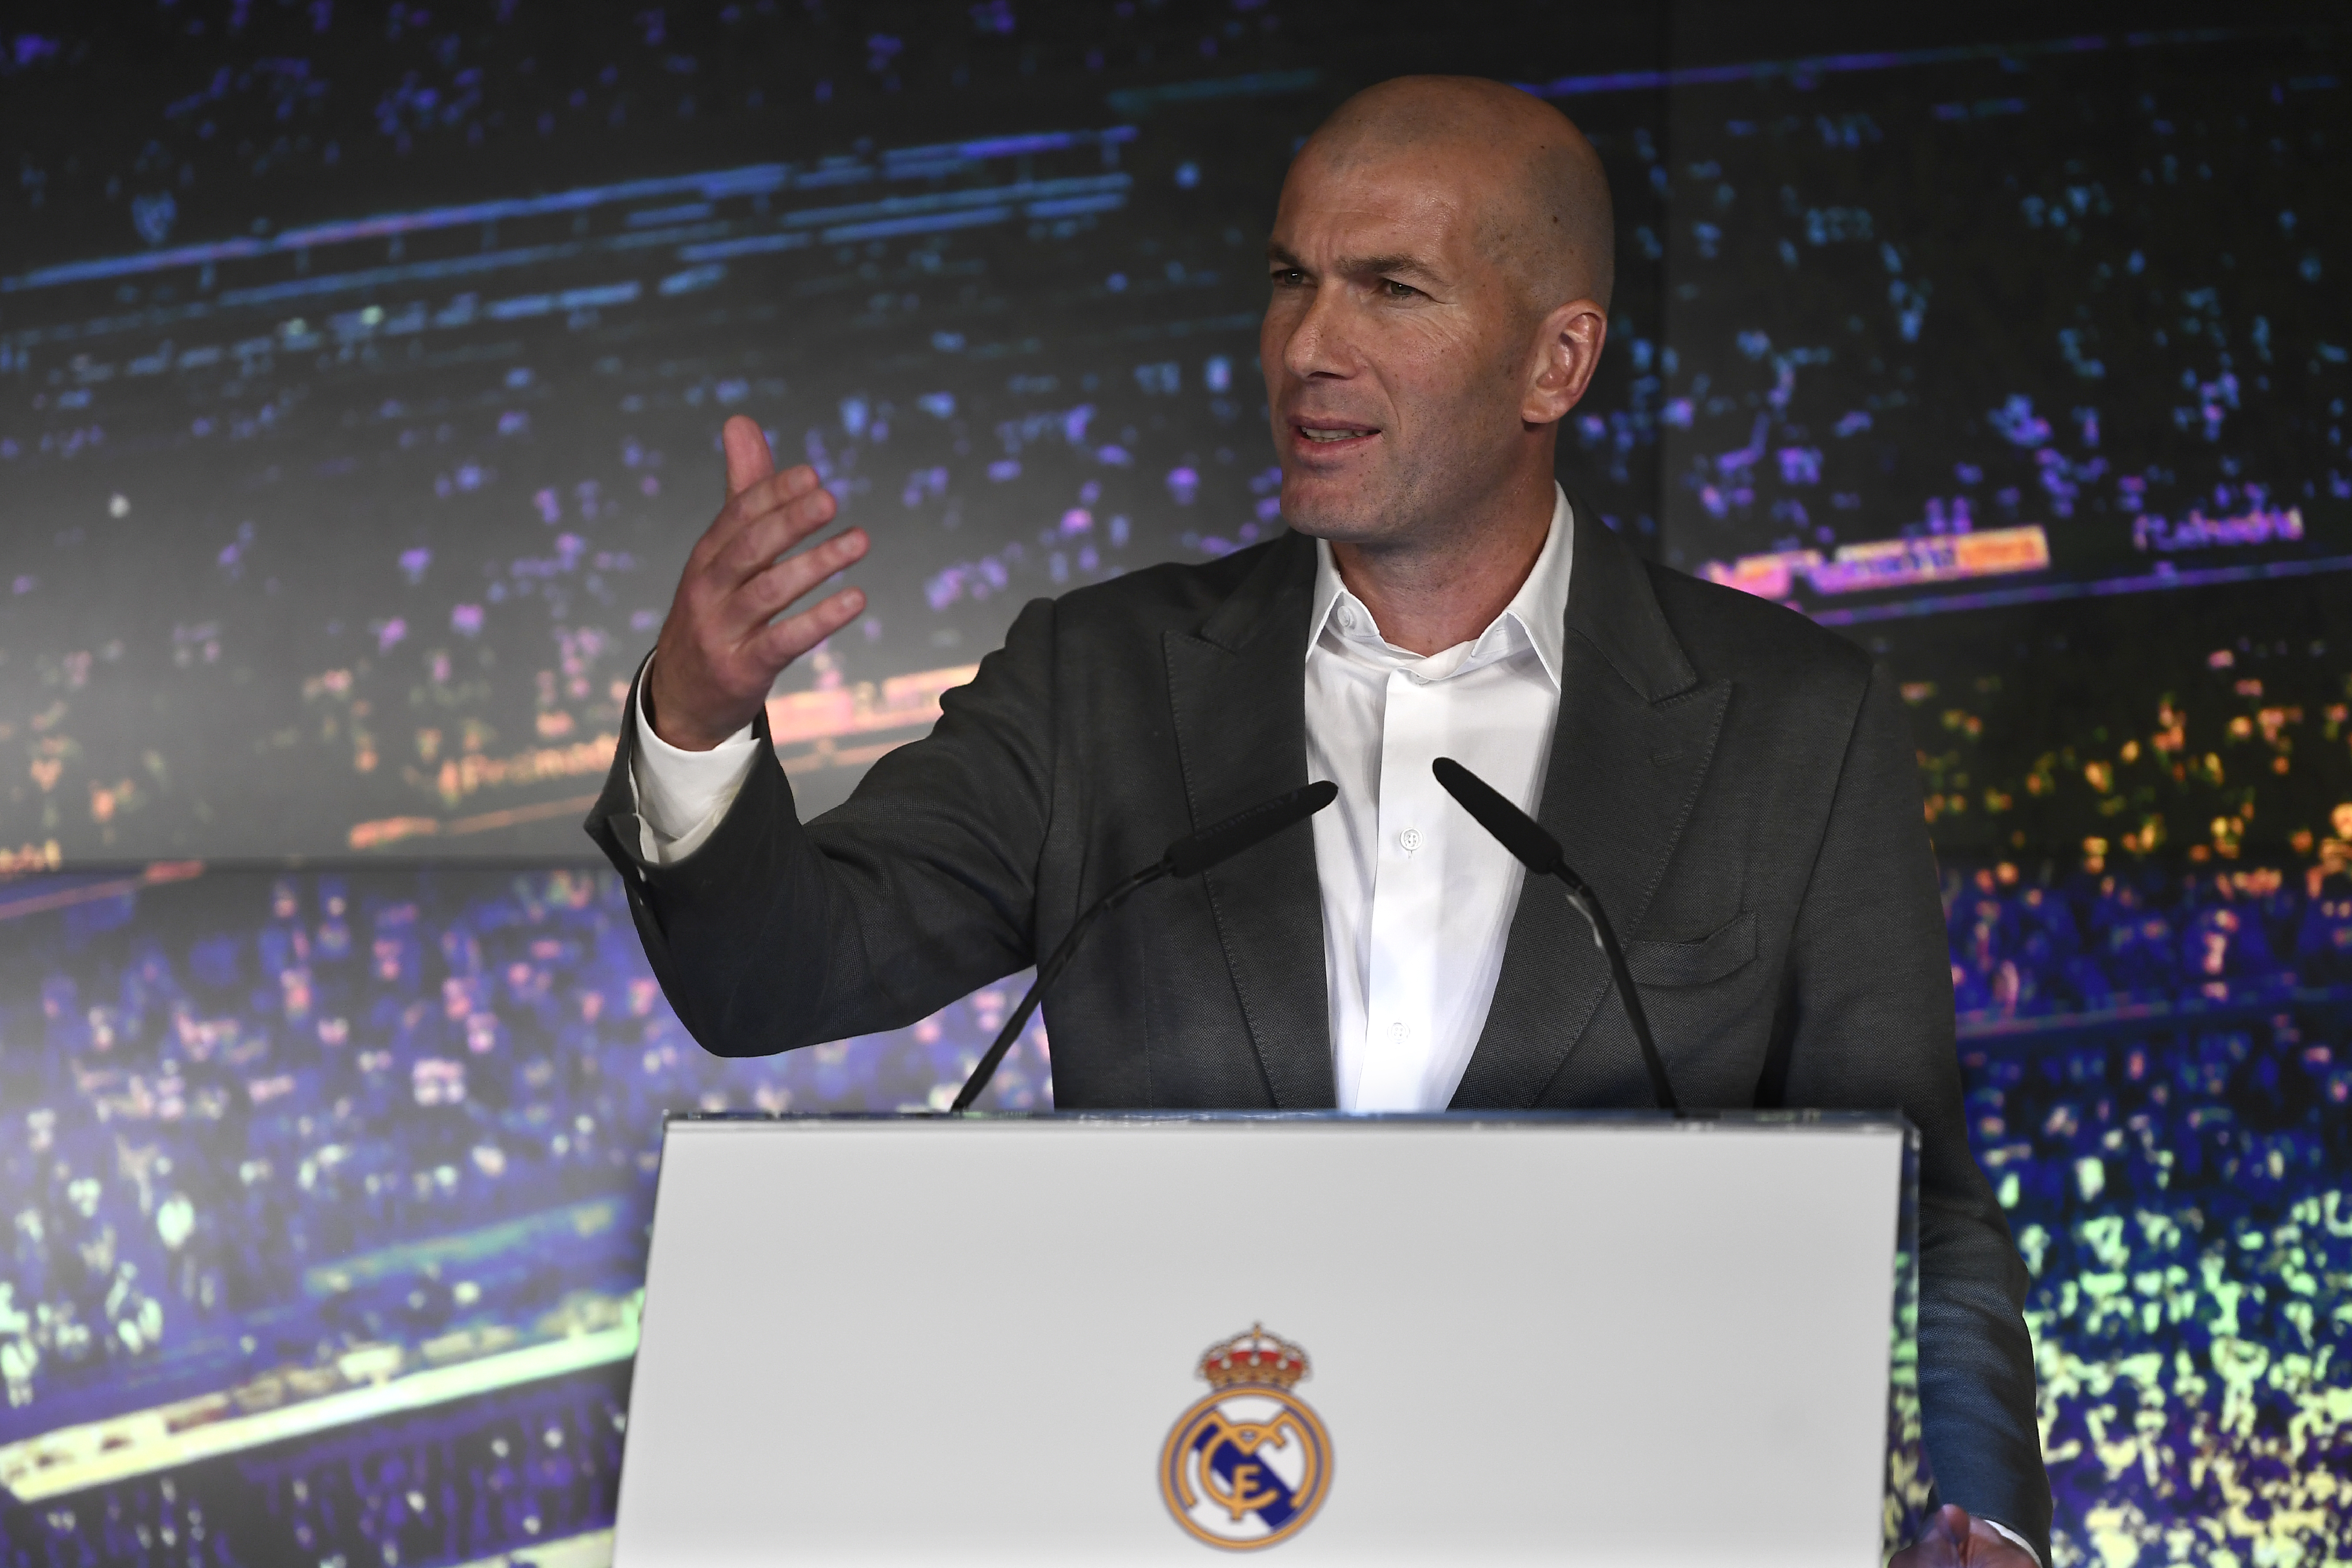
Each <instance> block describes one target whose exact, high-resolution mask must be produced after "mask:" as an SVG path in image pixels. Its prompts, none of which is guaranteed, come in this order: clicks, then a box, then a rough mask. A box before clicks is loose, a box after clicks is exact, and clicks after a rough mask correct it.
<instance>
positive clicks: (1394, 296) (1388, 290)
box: [1381, 278, 1421, 300]
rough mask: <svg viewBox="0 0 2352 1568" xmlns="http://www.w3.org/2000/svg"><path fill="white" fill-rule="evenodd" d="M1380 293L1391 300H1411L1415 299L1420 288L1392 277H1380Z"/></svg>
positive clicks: (1418, 294) (1419, 292)
mask: <svg viewBox="0 0 2352 1568" xmlns="http://www.w3.org/2000/svg"><path fill="white" fill-rule="evenodd" d="M1420 294H1421V290H1420V289H1416V288H1414V287H1413V286H1412V284H1410V283H1400V282H1398V281H1397V280H1396V279H1393V278H1383V279H1381V295H1382V296H1383V297H1384V298H1387V299H1391V300H1412V299H1417V298H1418V297H1419V296H1420Z"/></svg>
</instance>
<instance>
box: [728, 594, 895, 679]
mask: <svg viewBox="0 0 2352 1568" xmlns="http://www.w3.org/2000/svg"><path fill="white" fill-rule="evenodd" d="M865 609H866V595H865V593H864V591H863V590H861V589H857V588H844V589H843V590H842V591H841V592H840V593H838V594H835V595H833V596H831V597H830V598H826V599H821V600H819V601H818V602H817V603H815V604H814V605H810V606H809V607H808V608H807V609H805V610H803V611H802V612H801V613H800V614H799V615H797V616H785V617H784V618H783V619H782V620H781V621H778V622H776V623H775V624H774V625H772V626H768V627H767V628H766V629H765V630H763V631H761V632H760V633H758V634H757V635H756V636H754V637H752V638H751V640H750V641H749V642H747V643H745V644H744V645H743V650H744V652H745V653H747V654H749V655H750V656H751V658H753V659H754V660H755V661H756V662H758V663H759V664H761V665H762V666H765V667H766V668H770V669H779V670H780V669H782V668H784V666H786V665H788V664H790V663H792V661H793V660H794V659H796V658H800V656H801V655H803V654H804V653H806V652H808V650H809V649H811V648H813V647H816V645H817V644H819V643H821V642H823V641H824V639H825V638H827V637H831V636H832V635H833V634H834V633H835V632H837V631H839V630H840V629H841V628H842V627H844V626H847V625H848V624H849V623H850V622H852V621H854V620H856V618H857V617H858V616H859V615H861V614H862V613H864V611H865Z"/></svg>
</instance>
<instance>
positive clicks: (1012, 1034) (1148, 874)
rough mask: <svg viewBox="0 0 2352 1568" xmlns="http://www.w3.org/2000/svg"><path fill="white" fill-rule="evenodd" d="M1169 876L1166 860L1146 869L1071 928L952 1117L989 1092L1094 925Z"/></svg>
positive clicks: (957, 1099)
mask: <svg viewBox="0 0 2352 1568" xmlns="http://www.w3.org/2000/svg"><path fill="white" fill-rule="evenodd" d="M1168 874H1169V867H1168V862H1166V861H1165V860H1162V861H1160V862H1159V863H1158V864H1157V865H1152V866H1146V867H1145V868H1143V869H1142V870H1140V871H1138V872H1137V873H1136V874H1135V875H1134V876H1132V877H1129V879H1127V880H1126V881H1124V882H1121V883H1120V884H1119V885H1118V887H1116V888H1113V889H1111V890H1110V891H1109V892H1108V893H1106V894H1105V895H1103V898H1102V900H1101V901H1100V902H1099V903H1097V904H1096V905H1095V907H1094V908H1092V909H1090V910H1087V912H1086V913H1085V914H1082V915H1080V916H1079V917H1078V919H1077V923H1076V924H1075V925H1073V926H1071V927H1070V933H1069V935H1067V936H1066V937H1064V938H1063V939H1062V940H1061V942H1058V943H1057V944H1055V948H1054V952H1053V954H1052V956H1050V957H1049V958H1047V959H1046V960H1045V963H1043V964H1041V965H1039V966H1038V970H1037V978H1036V979H1035V980H1034V981H1033V982H1032V983H1031V984H1030V986H1029V992H1028V994H1026V995H1024V996H1023V997H1022V998H1021V1005H1019V1006H1018V1007H1015V1008H1013V1016H1011V1017H1009V1018H1007V1019H1005V1020H1004V1027H1003V1028H1002V1029H1000V1030H998V1031H997V1033H996V1039H995V1042H994V1043H993V1044H992V1045H991V1046H990V1047H988V1054H987V1055H986V1056H984V1057H982V1058H980V1065H979V1066H978V1067H976V1068H972V1069H971V1077H970V1078H968V1079H965V1080H964V1085H963V1088H962V1089H961V1090H960V1091H959V1092H958V1093H957V1095H956V1097H955V1103H954V1104H952V1105H950V1106H949V1107H948V1114H949V1115H950V1116H952V1115H955V1114H957V1113H959V1112H961V1111H966V1110H971V1106H972V1101H974V1100H978V1099H979V1098H980V1097H981V1094H982V1091H984V1090H985V1089H987V1088H988V1082H989V1080H990V1079H992V1078H994V1077H995V1076H996V1069H997V1068H998V1067H999V1066H1000V1065H1001V1064H1002V1063H1003V1060H1004V1053H1005V1052H1007V1051H1009V1050H1011V1049H1012V1048H1013V1041H1015V1040H1017V1039H1019V1038H1020V1037H1021V1031H1022V1029H1023V1027H1024V1026H1026V1025H1027V1024H1028V1022H1029V1016H1030V1015H1031V1014H1032V1013H1034V1012H1035V1011H1036V1010H1037V1004H1039V1003H1040V1002H1043V1001H1044V1000H1045V988H1046V987H1047V986H1049V985H1051V984H1054V982H1055V981H1056V980H1058V979H1060V978H1061V974H1062V971H1063V970H1065V969H1067V968H1068V967H1069V965H1070V960H1071V959H1073V958H1076V956H1077V954H1078V943H1079V942H1083V941H1085V940H1086V935H1087V932H1088V931H1092V930H1093V929H1094V924H1095V921H1098V920H1100V919H1101V918H1102V917H1103V916H1105V915H1107V914H1108V913H1110V911H1111V910H1115V909H1117V908H1118V906H1119V905H1121V904H1123V903H1125V902H1126V901H1127V900H1128V898H1129V895H1131V894H1132V893H1134V892H1135V890H1136V889H1139V888H1141V887H1144V886H1147V885H1148V884H1150V883H1152V882H1156V881H1158V880H1160V878H1162V877H1165V876H1167V875H1168Z"/></svg>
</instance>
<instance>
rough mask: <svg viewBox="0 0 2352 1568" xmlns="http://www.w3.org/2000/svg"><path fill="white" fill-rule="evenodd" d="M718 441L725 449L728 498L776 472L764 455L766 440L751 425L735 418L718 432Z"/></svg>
mask: <svg viewBox="0 0 2352 1568" xmlns="http://www.w3.org/2000/svg"><path fill="white" fill-rule="evenodd" d="M719 444H720V445H721V446H722V447H725V448H726V449H727V493H728V494H729V495H730V496H734V495H740V494H742V493H743V492H744V491H745V490H747V489H751V487H752V486H753V485H756V484H758V483H759V482H760V481H761V479H766V478H767V477H768V476H769V475H770V474H772V473H774V472H775V471H776V459H775V458H774V457H773V456H772V455H771V454H770V452H769V451H768V437H766V436H765V435H764V434H763V433H761V429H760V426H759V425H758V424H757V423H756V422H755V421H752V420H750V419H746V418H745V417H744V416H741V415H740V414H738V415H737V416H735V417H734V418H732V419H730V420H729V421H727V424H726V426H725V427H724V428H723V429H721V430H720V431H719Z"/></svg>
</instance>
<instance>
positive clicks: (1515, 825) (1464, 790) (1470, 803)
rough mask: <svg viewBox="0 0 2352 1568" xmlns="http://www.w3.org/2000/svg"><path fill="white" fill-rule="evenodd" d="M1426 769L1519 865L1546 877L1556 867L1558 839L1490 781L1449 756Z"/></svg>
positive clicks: (1559, 855) (1557, 863) (1557, 861)
mask: <svg viewBox="0 0 2352 1568" xmlns="http://www.w3.org/2000/svg"><path fill="white" fill-rule="evenodd" d="M1429 771H1430V772H1432V773H1435V774H1436V775H1437V782H1438V783H1439V784H1443V785H1444V786H1445V793H1446V794H1448V795H1452V796H1453V797H1454V799H1455V800H1456V801H1457V802H1459V803H1460V804H1461V806H1462V809H1463V810H1465V811H1466V812H1468V813H1469V814H1470V815H1471V816H1474V817H1476V818H1477V819H1478V826H1481V827H1483V828H1485V829H1486V831H1487V832H1489V833H1491V834H1493V835H1494V836H1495V838H1496V842H1497V843H1499V844H1501V845H1502V847H1504V848H1506V849H1507V850H1509V851H1510V852H1511V854H1512V856H1513V858H1516V859H1517V861H1518V862H1519V864H1520V865H1522V866H1525V867H1526V868H1528V870H1530V871H1533V872H1534V873H1535V874H1536V875H1537V876H1538V877H1549V876H1550V875H1551V874H1552V873H1553V872H1555V871H1557V870H1559V865H1560V860H1561V858H1562V856H1561V854H1560V847H1559V840H1558V839H1556V838H1554V837H1552V836H1551V835H1550V834H1549V833H1546V832H1545V831H1544V830H1543V829H1542V828H1541V827H1538V826H1537V825H1536V820H1535V818H1533V817H1531V816H1528V814H1527V813H1526V812H1524V811H1521V810H1520V809H1519V808H1518V807H1517V806H1516V805H1512V804H1511V803H1510V802H1509V801H1507V800H1505V799H1504V798H1503V797H1502V796H1501V795H1498V794H1496V791H1495V788H1494V786H1493V785H1492V784H1488V783H1487V782H1486V780H1485V779H1482V778H1480V777H1479V776H1478V775H1477V774H1476V773H1472V772H1471V771H1470V770H1469V769H1468V768H1465V767H1464V766H1463V765H1462V764H1461V763H1457V762H1455V761H1454V759H1453V758H1452V757H1440V758H1438V759H1437V760H1436V761H1435V762H1433V763H1430V764H1429Z"/></svg>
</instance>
